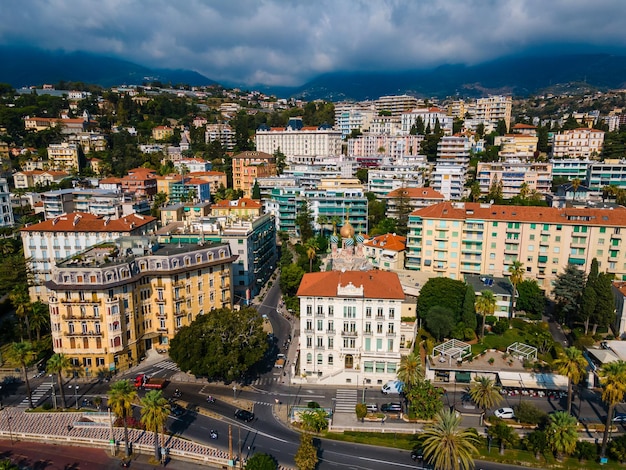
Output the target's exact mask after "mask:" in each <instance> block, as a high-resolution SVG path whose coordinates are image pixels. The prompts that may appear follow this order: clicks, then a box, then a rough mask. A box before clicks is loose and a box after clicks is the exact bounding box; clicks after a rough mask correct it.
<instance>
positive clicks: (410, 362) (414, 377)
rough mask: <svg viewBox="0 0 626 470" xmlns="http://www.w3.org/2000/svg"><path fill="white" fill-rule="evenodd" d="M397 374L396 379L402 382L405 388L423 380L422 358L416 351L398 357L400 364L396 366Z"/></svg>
mask: <svg viewBox="0 0 626 470" xmlns="http://www.w3.org/2000/svg"><path fill="white" fill-rule="evenodd" d="M397 375H398V380H401V381H402V382H404V386H405V388H407V389H408V388H411V387H412V386H414V385H416V384H417V383H418V382H420V381H422V380H424V370H423V369H422V359H421V358H420V355H419V353H418V352H416V351H413V352H411V354H409V355H408V356H402V357H401V358H400V366H399V367H398V372H397Z"/></svg>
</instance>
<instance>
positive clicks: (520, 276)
mask: <svg viewBox="0 0 626 470" xmlns="http://www.w3.org/2000/svg"><path fill="white" fill-rule="evenodd" d="M508 271H509V274H510V276H509V279H510V281H511V284H513V301H512V302H511V317H514V316H515V307H516V305H515V303H516V301H517V286H518V285H519V283H520V282H522V281H523V280H524V264H523V263H522V262H521V261H520V260H518V259H516V260H515V261H513V263H512V264H510V265H509V267H508Z"/></svg>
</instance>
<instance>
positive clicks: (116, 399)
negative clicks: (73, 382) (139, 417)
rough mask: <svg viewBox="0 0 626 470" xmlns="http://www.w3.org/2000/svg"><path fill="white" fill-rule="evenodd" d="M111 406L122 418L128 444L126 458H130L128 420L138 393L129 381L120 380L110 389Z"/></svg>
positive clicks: (125, 440) (125, 439)
mask: <svg viewBox="0 0 626 470" xmlns="http://www.w3.org/2000/svg"><path fill="white" fill-rule="evenodd" d="M108 395H109V406H110V407H111V411H113V413H115V415H116V416H120V417H121V418H122V422H123V424H124V442H125V443H126V457H129V456H130V446H129V445H128V423H127V422H126V420H127V418H128V417H129V416H131V415H132V412H133V402H134V401H135V400H136V399H137V391H136V390H135V387H134V386H133V384H131V383H130V381H129V380H119V381H117V382H115V383H114V384H113V385H111V388H110V389H109V394H108Z"/></svg>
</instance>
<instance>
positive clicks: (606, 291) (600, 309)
mask: <svg viewBox="0 0 626 470" xmlns="http://www.w3.org/2000/svg"><path fill="white" fill-rule="evenodd" d="M612 285H613V275H612V274H610V273H600V274H599V275H598V280H597V282H596V283H595V291H596V312H595V316H594V324H593V331H592V333H593V334H595V333H596V328H597V327H598V326H602V327H604V328H606V327H608V326H610V325H611V324H612V323H613V321H614V320H615V304H614V300H613V291H612Z"/></svg>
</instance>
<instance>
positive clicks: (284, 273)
mask: <svg viewBox="0 0 626 470" xmlns="http://www.w3.org/2000/svg"><path fill="white" fill-rule="evenodd" d="M303 276H304V269H302V268H301V267H300V266H298V265H297V264H293V263H292V264H289V265H287V266H285V267H284V268H282V269H281V272H280V289H281V290H282V291H283V293H285V294H286V295H295V294H296V292H297V291H298V287H299V286H300V282H301V281H302V277H303Z"/></svg>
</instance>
